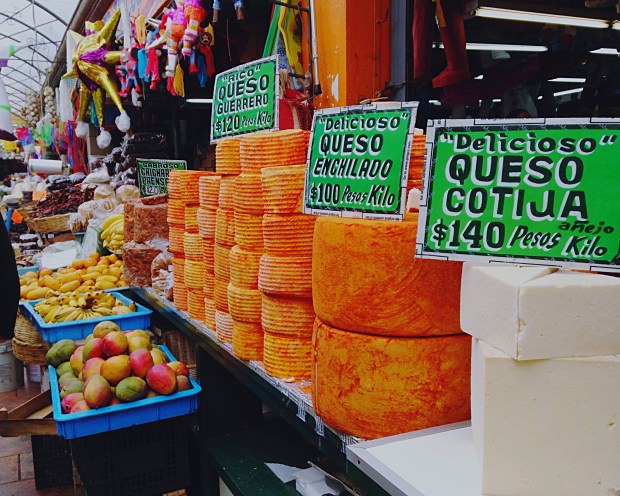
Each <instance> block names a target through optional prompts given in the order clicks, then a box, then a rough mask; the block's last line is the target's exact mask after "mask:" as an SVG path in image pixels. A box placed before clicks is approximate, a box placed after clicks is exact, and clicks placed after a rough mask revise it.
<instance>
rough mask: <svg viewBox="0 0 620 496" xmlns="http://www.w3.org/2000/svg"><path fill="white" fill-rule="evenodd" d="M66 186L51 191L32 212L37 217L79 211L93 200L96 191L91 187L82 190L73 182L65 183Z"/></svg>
mask: <svg viewBox="0 0 620 496" xmlns="http://www.w3.org/2000/svg"><path fill="white" fill-rule="evenodd" d="M63 184H64V187H63V188H62V189H59V190H57V191H49V192H48V193H47V197H46V198H45V200H41V201H40V202H39V203H37V204H36V206H35V207H34V208H33V209H32V211H31V212H30V215H31V216H32V217H35V218H39V217H49V216H52V215H61V214H67V213H70V212H77V211H78V207H79V206H80V205H81V204H82V203H84V202H87V201H89V200H92V198H93V194H94V191H93V190H92V189H90V188H87V189H84V190H82V189H81V188H80V187H78V186H75V185H73V184H72V183H70V182H69V183H63Z"/></svg>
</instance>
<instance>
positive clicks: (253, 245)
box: [235, 212, 264, 253]
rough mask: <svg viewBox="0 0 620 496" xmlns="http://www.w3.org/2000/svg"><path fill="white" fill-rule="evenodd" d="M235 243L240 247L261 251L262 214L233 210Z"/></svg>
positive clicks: (262, 245)
mask: <svg viewBox="0 0 620 496" xmlns="http://www.w3.org/2000/svg"><path fill="white" fill-rule="evenodd" d="M235 243H237V244H238V245H239V247H240V248H242V249H244V250H247V251H253V252H261V253H262V252H263V250H264V244H263V216H262V214H261V215H254V214H243V213H240V212H235Z"/></svg>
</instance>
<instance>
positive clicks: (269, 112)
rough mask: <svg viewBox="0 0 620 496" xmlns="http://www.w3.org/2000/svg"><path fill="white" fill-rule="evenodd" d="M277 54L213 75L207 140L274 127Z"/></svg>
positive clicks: (276, 124) (276, 127)
mask: <svg viewBox="0 0 620 496" xmlns="http://www.w3.org/2000/svg"><path fill="white" fill-rule="evenodd" d="M277 73H278V57H277V56H273V57H268V58H264V59H260V60H256V61H254V62H250V63H248V64H244V65H240V66H237V67H235V68H233V69H230V70H228V71H225V72H222V73H220V74H218V75H217V77H216V79H215V89H214V90H213V110H212V112H211V142H217V141H219V140H221V139H222V138H228V137H231V136H238V135H240V134H246V133H253V132H255V131H270V130H274V129H278V119H279V114H278V100H279V92H278V86H277V85H276V81H278V79H277Z"/></svg>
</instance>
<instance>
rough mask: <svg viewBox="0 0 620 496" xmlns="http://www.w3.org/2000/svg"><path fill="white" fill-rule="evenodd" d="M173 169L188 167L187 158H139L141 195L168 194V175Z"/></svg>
mask: <svg viewBox="0 0 620 496" xmlns="http://www.w3.org/2000/svg"><path fill="white" fill-rule="evenodd" d="M172 169H181V170H186V169H187V162H185V160H160V159H145V158H139V159H138V183H139V184H140V195H141V196H154V195H162V194H166V195H167V194H168V175H169V174H170V171H171V170H172Z"/></svg>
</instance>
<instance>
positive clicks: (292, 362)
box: [263, 331, 312, 380]
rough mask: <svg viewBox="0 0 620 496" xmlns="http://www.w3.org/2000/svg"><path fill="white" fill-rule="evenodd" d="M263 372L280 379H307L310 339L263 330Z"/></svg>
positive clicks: (310, 360)
mask: <svg viewBox="0 0 620 496" xmlns="http://www.w3.org/2000/svg"><path fill="white" fill-rule="evenodd" d="M263 365H264V367H265V372H267V374H269V375H270V376H272V377H278V378H280V379H294V380H300V379H308V378H310V376H311V374H312V370H311V369H312V339H311V338H297V337H291V336H283V335H282V334H272V333H270V332H267V331H265V341H264V349H263Z"/></svg>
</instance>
